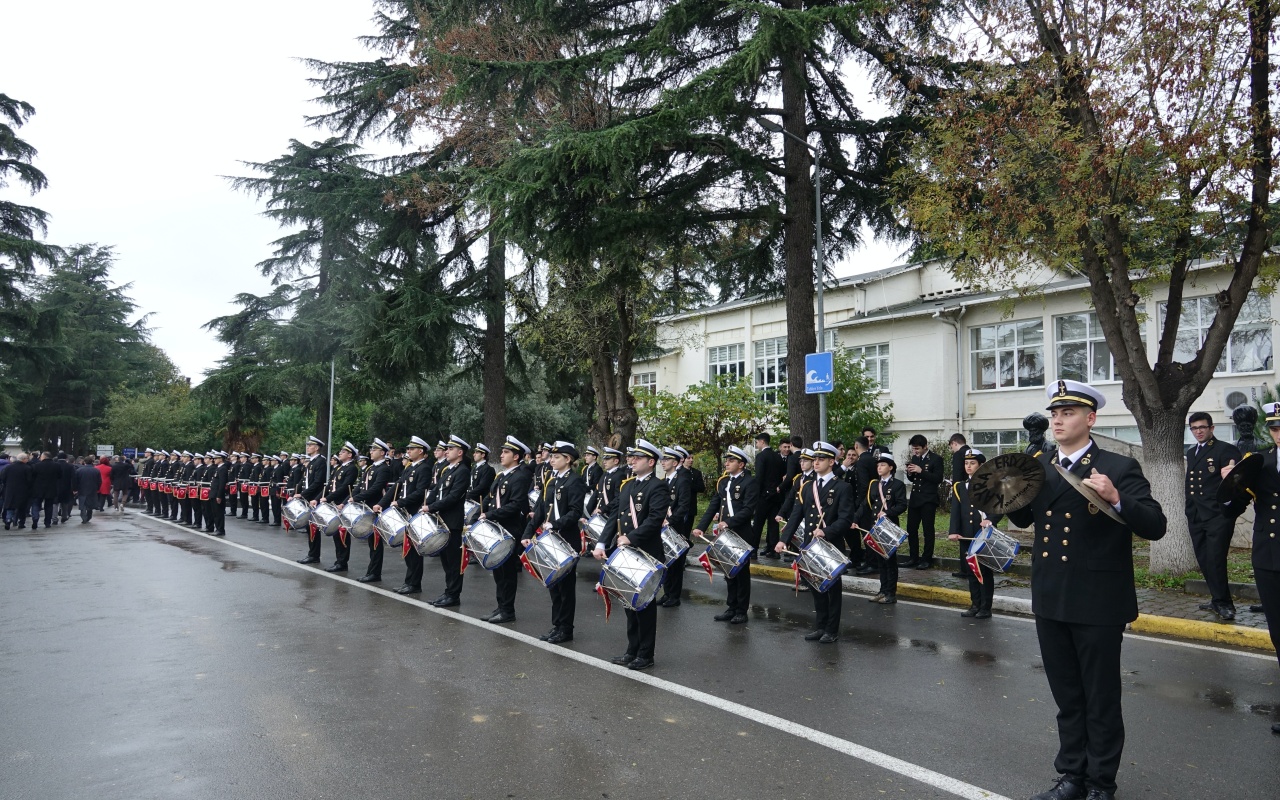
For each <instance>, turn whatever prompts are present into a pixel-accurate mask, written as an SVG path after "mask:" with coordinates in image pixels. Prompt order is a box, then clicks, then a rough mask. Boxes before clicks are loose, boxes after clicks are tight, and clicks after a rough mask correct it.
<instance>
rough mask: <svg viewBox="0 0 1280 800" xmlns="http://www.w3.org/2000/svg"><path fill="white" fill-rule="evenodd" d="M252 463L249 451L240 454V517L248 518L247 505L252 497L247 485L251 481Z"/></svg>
mask: <svg viewBox="0 0 1280 800" xmlns="http://www.w3.org/2000/svg"><path fill="white" fill-rule="evenodd" d="M252 476H253V463H252V462H251V456H250V454H249V453H241V454H240V519H243V520H247V519H249V505H250V501H251V500H252V499H253V497H252V496H250V494H249V486H250V485H251V484H252V483H253V480H252Z"/></svg>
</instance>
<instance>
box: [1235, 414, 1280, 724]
mask: <svg viewBox="0 0 1280 800" xmlns="http://www.w3.org/2000/svg"><path fill="white" fill-rule="evenodd" d="M1262 412H1263V414H1265V415H1266V417H1265V420H1266V423H1267V433H1269V434H1270V435H1271V440H1272V441H1273V442H1274V443H1275V444H1276V447H1280V403H1267V404H1266V405H1264V406H1263V407H1262ZM1276 453H1277V450H1275V449H1271V450H1268V451H1267V452H1266V453H1264V454H1262V455H1258V454H1257V453H1251V454H1249V455H1248V456H1246V457H1247V458H1261V459H1262V470H1261V472H1260V474H1259V476H1258V479H1257V481H1256V482H1255V483H1254V484H1253V485H1251V486H1249V487H1247V491H1249V492H1252V493H1253V497H1252V498H1250V497H1249V495H1248V494H1246V493H1245V492H1240V493H1239V494H1237V496H1236V497H1234V498H1232V499H1230V500H1229V501H1228V502H1226V503H1223V504H1222V505H1223V511H1224V513H1225V514H1226V515H1227V517H1228V518H1230V519H1233V520H1234V519H1235V518H1237V517H1239V516H1240V515H1241V514H1242V513H1244V510H1245V509H1246V508H1248V506H1249V501H1250V500H1253V503H1254V506H1253V507H1254V512H1255V513H1254V517H1253V578H1254V582H1255V583H1256V584H1257V586H1258V597H1259V598H1261V600H1262V613H1263V615H1264V616H1265V617H1266V618H1267V631H1268V632H1269V633H1270V634H1271V644H1272V645H1273V646H1274V647H1275V649H1276V653H1278V654H1280V523H1277V522H1276V519H1277V517H1276V516H1273V515H1275V513H1276V506H1277V505H1280V473H1278V472H1277V469H1278V468H1280V467H1278V466H1277V461H1276ZM1242 458H1243V457H1242ZM1235 467H1236V464H1235V463H1234V462H1229V463H1227V464H1226V465H1225V466H1223V468H1222V470H1221V472H1222V477H1223V479H1225V478H1226V477H1227V476H1228V475H1230V474H1231V472H1232V470H1234V469H1235ZM1271 732H1272V733H1280V722H1277V723H1275V724H1273V725H1272V726H1271Z"/></svg>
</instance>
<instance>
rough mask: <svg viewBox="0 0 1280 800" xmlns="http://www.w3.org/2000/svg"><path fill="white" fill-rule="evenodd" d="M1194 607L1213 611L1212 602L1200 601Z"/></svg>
mask: <svg viewBox="0 0 1280 800" xmlns="http://www.w3.org/2000/svg"><path fill="white" fill-rule="evenodd" d="M1196 608H1198V609H1200V610H1201V611H1213V603H1201V604H1200V605H1198V606H1196Z"/></svg>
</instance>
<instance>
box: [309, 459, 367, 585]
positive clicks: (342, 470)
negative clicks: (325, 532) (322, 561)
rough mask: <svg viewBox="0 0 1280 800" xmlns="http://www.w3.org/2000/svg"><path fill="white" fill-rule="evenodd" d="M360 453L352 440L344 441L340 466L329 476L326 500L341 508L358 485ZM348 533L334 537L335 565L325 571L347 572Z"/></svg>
mask: <svg viewBox="0 0 1280 800" xmlns="http://www.w3.org/2000/svg"><path fill="white" fill-rule="evenodd" d="M359 454H360V451H358V450H356V446H355V445H354V444H352V443H351V442H343V443H342V448H341V449H340V450H338V468H337V469H336V470H334V471H333V475H332V476H330V478H329V483H328V485H327V486H326V487H325V494H324V500H325V502H327V503H332V504H333V505H335V506H337V507H338V508H339V509H341V508H342V506H344V505H346V503H347V501H348V500H350V499H351V492H352V490H353V489H354V488H355V485H356V472H357V469H356V463H355V458H356V456H358V455H359ZM311 506H312V508H314V507H315V506H316V501H315V500H312V501H311ZM347 536H348V534H346V533H342V532H339V533H338V535H337V536H334V537H333V549H334V551H335V552H334V560H333V565H332V566H330V567H329V568H328V569H326V570H325V572H346V571H347V560H348V559H350V558H351V542H350V541H348V540H347Z"/></svg>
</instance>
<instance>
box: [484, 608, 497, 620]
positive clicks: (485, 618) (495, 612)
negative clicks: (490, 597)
mask: <svg viewBox="0 0 1280 800" xmlns="http://www.w3.org/2000/svg"><path fill="white" fill-rule="evenodd" d="M501 613H502V609H500V608H495V609H494V610H492V611H490V612H489V613H488V614H481V615H480V619H482V620H484V621H485V622H488V621H489V617H496V616H498V615H499V614H501Z"/></svg>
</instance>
